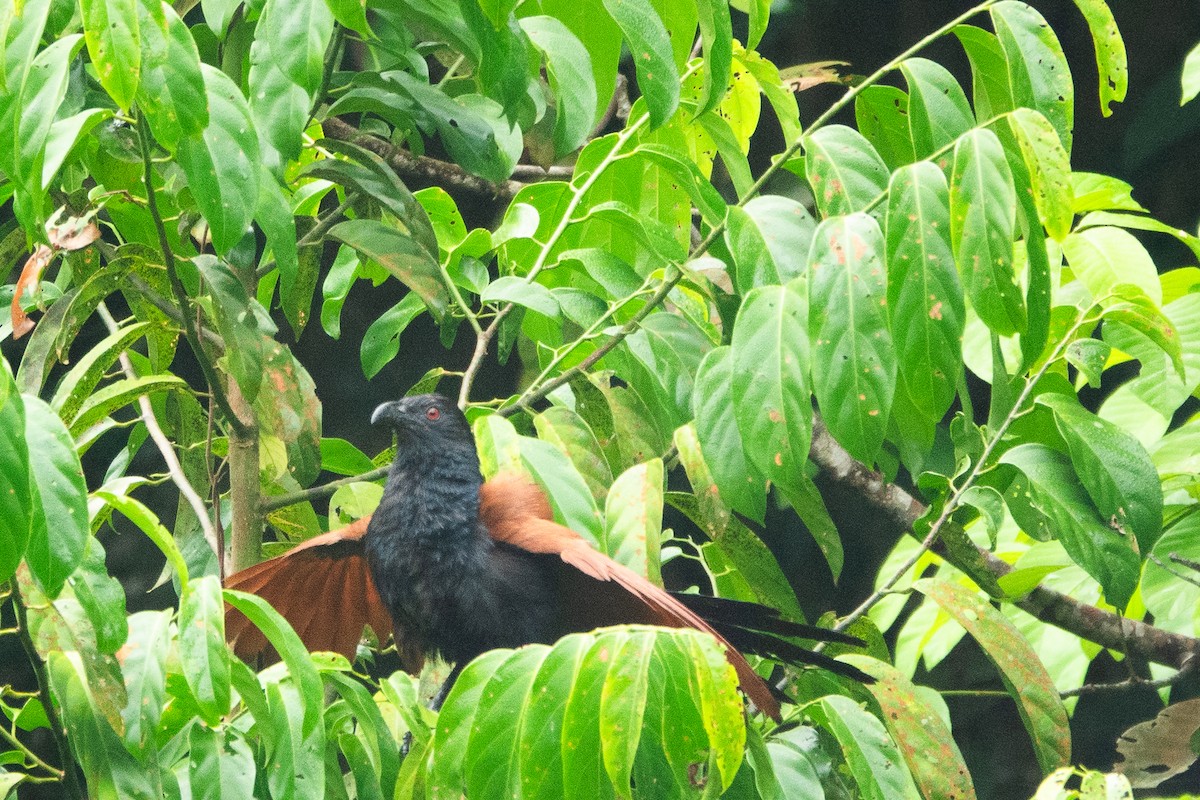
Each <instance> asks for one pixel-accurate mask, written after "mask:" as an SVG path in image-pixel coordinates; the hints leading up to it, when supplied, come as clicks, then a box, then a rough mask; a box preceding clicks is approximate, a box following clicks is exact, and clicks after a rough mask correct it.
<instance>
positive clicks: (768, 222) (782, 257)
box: [725, 195, 816, 295]
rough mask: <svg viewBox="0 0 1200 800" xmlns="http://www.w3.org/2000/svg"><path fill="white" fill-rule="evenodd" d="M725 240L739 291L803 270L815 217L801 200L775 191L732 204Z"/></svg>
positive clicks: (779, 280) (781, 280)
mask: <svg viewBox="0 0 1200 800" xmlns="http://www.w3.org/2000/svg"><path fill="white" fill-rule="evenodd" d="M728 220H729V222H728V227H726V229H725V243H726V245H727V246H728V247H729V252H730V253H731V254H733V258H734V267H735V269H734V275H735V279H736V281H737V288H738V291H739V292H740V293H741V294H743V295H745V294H747V293H748V292H749V291H750V290H751V289H753V288H754V287H756V286H771V285H775V284H780V283H787V282H788V281H790V280H791V279H792V278H795V277H798V276H800V275H802V274H804V268H805V264H804V257H805V255H806V254H807V253H808V249H809V247H810V246H811V244H812V236H813V231H814V230H816V220H814V219H813V217H812V214H810V213H809V212H808V209H806V208H805V207H804V206H803V205H802V204H800V203H797V202H796V201H795V200H791V199H789V198H786V197H780V196H778V195H764V196H762V197H756V198H754V199H753V200H751V201H750V202H749V203H746V205H745V207H744V208H742V207H738V206H731V207H730V209H729V218H728Z"/></svg>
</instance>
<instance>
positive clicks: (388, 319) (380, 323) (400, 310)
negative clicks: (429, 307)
mask: <svg viewBox="0 0 1200 800" xmlns="http://www.w3.org/2000/svg"><path fill="white" fill-rule="evenodd" d="M424 310H425V303H424V302H423V301H422V300H421V296H420V295H419V294H417V293H416V292H409V293H408V294H406V295H404V297H403V299H401V300H400V302H399V303H397V304H396V305H394V306H392V307H391V308H389V309H388V310H387V311H385V312H383V314H381V315H380V316H379V319H377V320H375V321H374V322H372V323H371V326H370V327H369V328H367V332H366V333H364V334H363V338H362V344H361V345H359V359H360V360H361V361H362V370H363V376H364V377H366V378H367V380H370V379H371V378H374V377H375V376H376V375H378V374H379V371H380V370H381V369H383V368H384V367H386V366H387V365H388V364H389V363H391V361H392V359H394V358H395V357H396V355H397V354H398V353H399V352H400V336H401V334H403V333H404V330H405V329H406V328H407V327H408V326H409V324H410V323H411V322H412V321H413V320H415V319H416V318H417V317H419V316H420V315H421V312H422V311H424Z"/></svg>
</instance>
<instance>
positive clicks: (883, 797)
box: [803, 694, 912, 800]
mask: <svg viewBox="0 0 1200 800" xmlns="http://www.w3.org/2000/svg"><path fill="white" fill-rule="evenodd" d="M803 710H804V713H805V714H806V715H807V716H808V717H810V718H812V719H813V721H815V722H816V723H817V724H818V725H820V726H821V727H822V728H824V729H825V730H827V731H828V732H829V733H830V734H832V735H833V737H834V739H836V740H837V743H838V746H839V747H841V750H842V755H843V757H845V759H846V765H847V766H848V767H849V768H850V774H851V775H852V776H854V782H855V784H856V785H857V788H858V791H859V793H860V794H861V796H862V797H863V798H865V800H892V798H899V797H909V796H911V793H912V777H911V776H910V775H909V774H908V772H907V770H906V769H905V768H904V759H903V757H902V756H901V755H900V751H899V749H898V748H897V747H896V744H895V742H893V741H892V738H891V737H890V736H888V733H887V730H885V729H884V727H883V723H882V722H880V721H879V720H878V719H876V718H875V717H873V716H872V715H871V714H869V713H868V712H866V711H864V710H863V709H862V707H861V706H859V704H858V703H856V702H854V701H853V700H851V699H850V698H849V697H846V696H844V695H839V694H831V695H829V696H828V697H823V698H821V699H820V700H815V701H813V702H812V703H809V704H808V705H806V706H804V707H803Z"/></svg>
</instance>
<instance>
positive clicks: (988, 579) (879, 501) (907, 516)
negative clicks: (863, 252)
mask: <svg viewBox="0 0 1200 800" xmlns="http://www.w3.org/2000/svg"><path fill="white" fill-rule="evenodd" d="M809 458H811V459H812V460H813V461H814V462H815V463H816V464H817V466H818V467H820V468H821V469H822V470H824V471H825V473H826V474H828V475H829V477H830V478H831V479H832V480H834V481H835V482H837V483H839V484H841V485H843V486H845V487H847V488H849V489H851V490H853V491H855V492H856V493H858V494H859V495H861V496H862V498H863V499H864V500H865V501H866V502H867V503H869V504H870V505H871V506H873V507H874V508H875V509H877V510H878V511H880V512H881V513H883V514H884V515H885V516H886V517H887V518H888V519H890V520H891V521H892V522H893V523H894V524H895V525H896V526H897V527H900V528H903V529H904V530H906V531H912V529H913V526H914V525H915V524H916V522H917V520H919V519H920V518H921V517H923V516H924V515H925V512H926V510H927V509H926V507H925V505H924V504H923V503H921V501H919V500H917V499H916V498H915V497H913V496H912V495H910V494H909V493H908V492H906V491H905V490H904V489H902V488H901V487H899V486H897V485H895V484H893V483H888V482H887V481H886V480H885V479H884V478H883V476H882V475H880V474H879V473H878V472H875V471H874V470H872V469H870V468H868V467H866V466H864V465H863V464H860V463H859V462H857V461H855V460H854V458H853V457H852V456H851V455H850V454H849V453H848V452H847V451H846V450H845V449H844V448H843V447H842V446H841V445H840V444H838V443H837V441H835V440H834V438H833V436H832V435H831V434H830V433H829V430H828V429H827V428H826V427H825V425H824V423H822V422H821V421H820V420H817V421H815V422H814V425H813V445H812V450H811V451H810V453H809ZM975 551H976V552H973V553H971V554H969V555H970V556H971V558H970V559H967V558H964V557H962V556H961V555H955V554H954V553H951V552H946V551H945V550H944V549H943V548H937V547H935V548H934V552H936V553H938V555H940V556H941V557H943V558H945V559H946V560H947V561H949V562H950V563H951V564H952V565H954V566H955V567H957V568H958V569H960V570H962V571H963V572H964V573H966V574H967V575H968V576H969V577H971V578H972V579H973V580H975V582H976V583H978V584H979V585H980V586H987V585H989V584H994V582H995V581H996V579H998V578H1000V577H1002V576H1004V575H1007V574H1008V573H1009V572H1011V571H1012V569H1013V568H1012V565H1011V564H1008V563H1007V562H1005V561H1003V560H1002V559H1000V558H997V557H996V556H995V555H993V554H992V553H991V552H989V551H987V550H985V549H983V548H980V547H975ZM968 560H969V561H970V562H971V563H968ZM981 567H982V569H983V570H984V571H985V572H984V573H983V574H981V572H980V569H981ZM996 599H998V600H1005V601H1008V600H1011V598H1001V597H998V598H996ZM1013 602H1014V604H1015V605H1016V606H1017V607H1018V608H1021V609H1022V610H1024V611H1027V612H1028V613H1030V614H1032V615H1033V616H1035V617H1037V618H1038V619H1040V620H1042V621H1043V622H1048V623H1049V624H1051V625H1054V626H1055V627H1057V628H1062V629H1063V630H1065V631H1067V632H1069V633H1073V634H1075V635H1076V636H1079V637H1080V638H1083V639H1087V640H1088V641H1091V642H1095V643H1096V644H1098V645H1100V646H1102V647H1106V648H1109V649H1110V650H1116V651H1118V652H1122V653H1126V654H1129V655H1136V656H1139V657H1141V658H1145V659H1146V660H1148V661H1153V662H1155V663H1158V664H1165V665H1167V666H1170V667H1175V668H1176V669H1183V668H1184V666H1185V665H1186V664H1187V663H1188V661H1189V660H1190V659H1192V658H1194V657H1195V656H1196V655H1198V654H1200V640H1197V639H1195V638H1193V637H1191V636H1183V635H1181V634H1178V633H1172V632H1170V631H1164V630H1162V629H1161V628H1156V627H1154V626H1153V625H1147V624H1146V623H1144V622H1139V621H1137V620H1131V619H1126V618H1124V617H1121V616H1118V615H1116V614H1113V613H1110V612H1108V611H1102V610H1101V609H1099V608H1096V607H1095V606H1089V605H1087V604H1085V603H1081V602H1079V601H1078V600H1076V599H1074V598H1072V597H1068V596H1067V595H1065V594H1062V593H1060V592H1056V591H1054V590H1053V589H1048V588H1046V587H1044V586H1037V587H1036V588H1034V589H1033V590H1032V591H1031V592H1029V594H1027V595H1025V596H1024V597H1022V598H1020V599H1019V600H1015V601H1013Z"/></svg>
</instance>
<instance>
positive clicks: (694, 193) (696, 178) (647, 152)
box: [630, 142, 764, 225]
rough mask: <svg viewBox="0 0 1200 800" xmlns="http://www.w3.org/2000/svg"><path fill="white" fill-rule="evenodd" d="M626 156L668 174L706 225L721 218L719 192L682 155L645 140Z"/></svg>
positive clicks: (721, 206)
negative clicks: (641, 158)
mask: <svg viewBox="0 0 1200 800" xmlns="http://www.w3.org/2000/svg"><path fill="white" fill-rule="evenodd" d="M630 156H635V157H636V156H640V157H644V158H647V159H649V160H650V161H652V162H653V163H655V164H657V165H658V166H660V167H662V168H663V169H664V170H666V171H667V172H668V173H670V175H671V177H673V178H674V179H675V180H676V181H678V182H679V184H680V185H681V186H682V187H683V189H684V191H686V192H687V193H688V195H689V196H690V197H691V198H692V202H693V203H695V204H696V208H697V210H698V211H699V212H700V215H701V216H702V217H703V218H704V221H705V222H707V223H708V224H709V225H717V224H719V223H720V222H722V221H723V220H724V219H725V212H726V206H725V201H724V200H723V199H721V194H720V192H718V191H717V190H716V189H715V188H713V185H712V184H711V183H710V182H709V181H708V179H707V178H706V177H705V176H704V175H703V174H702V173H701V172H700V169H699V168H698V167H697V166H696V164H695V162H693V161H692V160H691V159H690V158H688V157H687V155H686V154H684V153H680V152H678V151H677V150H674V149H673V148H671V147H668V146H666V145H660V144H655V143H654V142H647V143H645V144H641V145H638V147H637V148H635V149H634V150H633V151H632V152H631V153H630ZM756 199H764V198H756ZM751 202H753V201H751Z"/></svg>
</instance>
